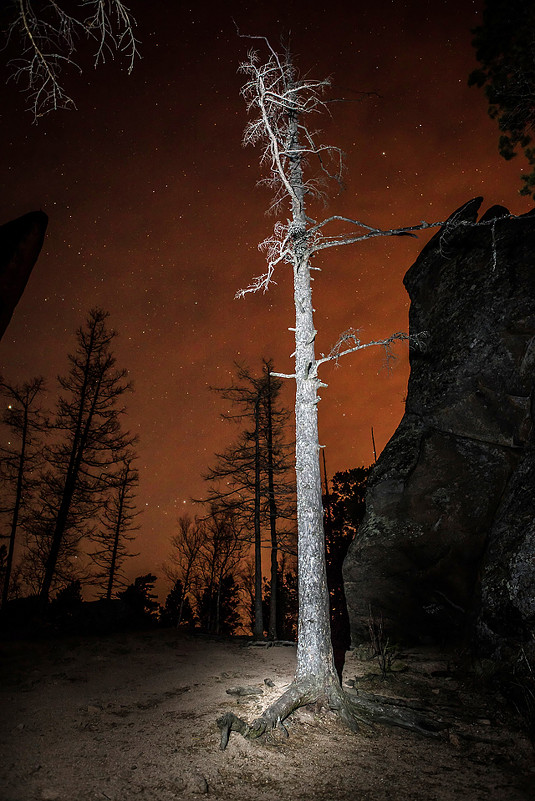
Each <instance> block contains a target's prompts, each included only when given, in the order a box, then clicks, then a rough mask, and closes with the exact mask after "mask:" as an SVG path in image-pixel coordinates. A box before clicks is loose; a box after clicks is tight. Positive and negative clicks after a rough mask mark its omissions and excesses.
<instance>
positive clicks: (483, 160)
mask: <svg viewBox="0 0 535 801" xmlns="http://www.w3.org/2000/svg"><path fill="white" fill-rule="evenodd" d="M130 5H131V7H132V10H133V12H134V15H135V16H136V18H137V21H138V38H139V39H140V41H141V44H140V50H141V53H142V56H143V58H142V60H140V61H138V63H137V65H136V68H135V70H134V73H133V74H132V75H131V76H127V74H126V72H125V71H124V70H123V69H121V65H119V63H117V62H116V63H113V62H110V63H107V64H106V65H105V66H104V67H100V68H99V69H97V70H96V71H94V70H93V69H92V67H91V66H88V67H87V69H85V70H84V73H83V74H82V76H81V77H77V76H72V77H71V80H70V81H69V88H70V89H71V91H72V92H73V93H74V96H75V98H76V101H77V106H78V110H77V111H73V112H58V113H57V114H55V115H49V116H48V117H46V118H44V119H42V120H41V121H40V122H39V124H38V125H33V124H32V120H31V114H30V113H29V112H26V111H25V110H24V99H23V97H22V95H20V94H19V93H18V92H17V89H16V86H15V85H14V84H13V83H12V82H10V83H9V84H8V85H7V87H6V88H5V89H4V92H3V102H2V106H1V108H0V142H1V144H0V149H1V153H2V157H1V163H0V170H1V182H0V186H1V192H0V222H7V221H8V220H10V219H13V218H15V217H17V216H19V215H22V214H24V213H26V212H28V211H33V210H37V209H40V208H41V209H43V210H44V211H45V212H46V213H47V214H48V215H49V218H50V220H49V228H48V233H47V237H46V241H45V245H44V248H43V252H42V254H41V257H40V258H39V261H38V263H37V265H36V267H35V269H34V273H33V275H32V277H31V278H30V281H29V284H28V287H27V289H26V292H25V294H24V296H23V298H22V300H21V302H20V304H19V306H18V307H17V309H16V311H15V314H14V317H13V320H12V323H11V324H10V326H9V328H8V331H7V333H6V335H5V337H4V339H3V341H2V343H1V345H0V367H1V370H2V373H3V375H4V378H5V379H6V380H7V381H9V382H12V383H14V382H18V381H24V380H27V379H30V378H31V377H33V376H35V375H39V374H42V375H45V376H46V377H47V378H48V381H49V387H50V389H51V390H53V389H54V386H55V383H54V380H55V376H56V375H57V374H58V373H64V372H66V370H67V358H66V357H67V353H68V352H69V351H70V350H72V349H73V347H74V331H75V329H76V328H77V327H78V326H79V325H80V324H81V323H82V322H83V320H84V319H85V316H86V313H87V311H88V310H89V308H90V307H92V306H95V305H100V306H103V307H104V308H106V309H107V310H109V311H110V313H111V320H110V323H111V325H112V326H113V327H114V328H116V329H117V331H118V332H119V334H120V336H119V338H118V340H117V343H116V347H115V351H116V354H117V357H118V364H119V366H120V367H123V366H124V367H127V368H128V370H129V372H130V376H131V378H132V380H133V381H134V384H135V387H136V390H135V394H134V395H133V396H132V397H131V398H130V399H129V419H128V425H129V427H130V428H131V430H133V431H136V432H138V433H139V436H140V445H139V449H138V450H139V454H140V459H139V470H140V477H141V484H140V491H139V502H140V507H142V508H143V509H144V510H145V511H144V514H143V516H142V518H141V526H142V527H141V530H140V532H139V535H138V539H137V543H136V544H135V548H136V550H137V551H139V552H140V556H139V557H136V559H135V560H134V562H133V564H132V566H131V572H132V573H133V574H134V575H139V574H140V573H145V572H147V571H149V570H151V571H153V572H156V573H158V572H159V566H160V564H161V562H162V561H163V560H164V559H165V557H166V554H167V550H168V538H169V536H170V535H171V534H172V533H173V526H174V522H175V520H176V518H177V515H179V514H181V513H183V512H184V511H186V510H189V511H193V512H194V511H195V508H194V506H193V505H192V504H191V503H190V502H189V498H190V497H192V496H199V495H202V493H203V486H202V479H201V474H202V472H203V471H204V470H205V469H206V468H207V467H208V465H209V464H210V463H211V462H212V460H213V454H214V452H215V451H216V450H218V449H221V448H223V447H224V446H225V445H226V444H228V443H229V442H230V441H231V440H232V438H233V437H234V435H235V430H234V428H233V427H232V425H231V424H229V423H224V422H221V421H220V419H219V413H220V412H221V411H222V407H221V401H220V399H218V398H217V397H215V396H214V394H213V393H211V392H210V390H209V387H210V386H214V385H215V386H224V385H226V384H228V383H229V382H230V380H231V375H232V371H233V362H234V361H235V360H241V361H243V362H245V363H247V364H248V365H249V366H250V367H251V368H253V369H255V368H256V367H257V366H259V365H260V360H261V358H262V357H263V356H265V357H266V358H268V357H271V358H273V360H274V364H275V369H276V370H279V371H281V372H286V371H288V372H291V363H290V358H289V357H290V354H291V353H292V351H293V342H292V334H291V333H290V332H289V331H288V330H287V329H288V327H290V326H292V325H293V308H292V291H291V285H290V278H291V276H290V272H289V269H287V270H286V271H285V270H284V269H281V270H280V271H279V274H278V276H276V280H277V281H278V284H277V286H275V287H272V289H271V290H270V292H269V293H268V294H266V295H260V296H252V295H248V296H247V297H246V298H245V299H242V300H234V293H235V292H236V290H238V289H240V288H242V287H244V286H246V285H247V284H248V283H249V281H250V279H251V278H252V277H253V276H255V275H258V274H259V273H261V272H262V271H263V261H262V259H263V257H262V254H261V253H259V251H258V249H257V244H258V242H260V241H262V240H263V239H264V238H265V237H266V236H267V235H268V234H269V233H270V230H271V228H272V226H273V224H274V222H275V220H274V219H273V218H270V217H266V216H265V214H264V210H265V209H266V208H267V206H268V205H269V201H270V196H269V193H268V192H267V190H265V189H261V188H256V187H255V183H256V181H257V179H258V178H260V177H261V173H260V170H259V167H258V156H259V153H258V152H256V151H254V150H252V149H243V148H242V147H241V135H242V131H243V128H244V126H245V124H246V111H245V105H244V103H243V101H242V99H241V98H240V96H239V90H240V86H241V80H242V79H241V76H240V75H239V74H237V66H238V63H239V61H240V59H242V58H243V57H244V56H245V54H246V52H247V49H248V47H249V43H248V42H247V41H245V40H243V39H239V38H238V37H237V35H236V28H235V24H234V22H233V20H235V21H236V23H237V24H238V25H239V27H240V29H241V30H242V31H243V32H248V33H254V34H260V35H266V36H268V37H269V38H270V39H271V41H272V42H273V43H277V41H278V39H279V35H280V34H281V33H282V34H284V33H286V32H287V31H288V30H291V41H292V49H293V51H294V53H295V54H296V57H297V59H296V60H297V63H298V65H299V66H300V67H301V69H302V71H304V72H309V73H310V75H311V76H312V77H318V78H323V77H325V76H327V75H332V79H333V90H332V96H333V97H342V96H343V97H345V98H351V99H355V102H348V103H345V104H342V103H336V104H333V105H332V106H331V109H332V115H333V116H332V118H331V119H329V118H326V119H324V120H322V121H320V120H318V125H319V126H320V127H322V129H323V131H324V134H323V137H322V139H323V141H324V142H328V143H330V144H335V145H338V146H340V147H341V148H342V149H343V150H344V151H345V153H346V154H347V159H346V163H347V173H346V185H347V188H346V191H345V192H344V193H343V194H340V195H339V196H337V197H336V196H333V197H332V200H331V202H330V204H329V206H328V208H327V209H326V210H325V212H317V213H318V214H320V213H324V214H325V216H328V215H329V214H334V213H337V214H343V215H347V216H350V217H353V218H358V219H361V220H363V221H364V222H368V223H370V224H372V225H377V226H383V227H386V228H391V227H398V226H402V225H410V224H415V223H418V222H419V221H421V220H427V221H435V220H443V219H445V218H446V217H447V216H448V215H449V214H450V213H451V212H452V211H454V210H455V208H457V207H458V206H460V205H461V204H462V203H464V202H465V201H467V200H469V199H470V198H472V197H475V196H476V195H483V196H484V197H485V203H484V207H483V210H485V209H486V208H488V207H489V206H490V205H493V204H494V203H501V204H503V205H506V206H508V207H509V209H510V210H511V211H512V212H514V213H523V212H525V211H527V210H528V209H529V208H531V203H530V202H529V200H526V199H525V198H520V197H519V195H518V188H519V186H520V178H519V173H520V170H521V167H522V165H523V162H522V159H521V157H518V158H517V159H515V160H513V161H512V162H510V163H506V162H504V161H503V160H502V159H501V158H500V157H499V155H498V152H497V140H498V132H497V128H496V125H495V123H494V122H492V121H491V120H490V119H489V118H488V116H487V111H486V101H485V98H484V95H483V93H482V92H481V91H480V90H477V89H469V88H468V87H467V77H468V74H469V72H470V71H471V69H473V68H474V67H475V66H476V62H475V56H474V52H473V50H472V48H471V45H470V42H471V34H470V28H472V27H474V25H476V24H478V21H479V20H480V19H481V13H480V12H481V6H482V2H480V0H477V2H470V0H429V2H425V1H424V0H407V2H397V0H375V2H373V3H369V2H360V1H359V0H354V1H353V2H351V3H347V2H339V0H332V2H330V3H325V4H323V3H317V2H310V3H297V2H293V0H271V1H270V2H269V3H265V4H264V3H257V2H248V1H247V0H242V1H241V2H219V3H215V2H213V1H211V0H210V1H209V2H206V3H194V4H191V5H190V4H186V3H183V2H178V0H151V2H150V3H149V2H143V0H135V2H134V1H133V2H132V3H131V4H130ZM5 74H7V73H5ZM362 90H363V91H368V92H377V93H378V95H379V97H371V98H368V99H363V100H360V101H358V102H357V100H356V99H357V98H358V97H359V96H358V94H356V93H357V92H358V91H362ZM316 211H317V210H316ZM427 238H428V237H427ZM427 238H424V237H420V238H419V239H409V238H405V237H403V238H393V239H391V240H384V241H372V242H368V243H365V244H363V245H360V246H354V247H353V248H350V249H349V248H345V249H341V250H340V251H338V252H335V251H330V253H329V255H327V256H326V258H325V259H324V261H323V262H322V263H321V264H320V265H319V266H321V267H322V272H321V273H317V274H316V280H315V284H314V290H315V306H316V309H317V317H316V327H317V328H318V331H319V335H318V338H317V343H318V351H319V352H320V351H328V350H329V349H330V346H331V345H332V344H333V343H334V342H335V341H336V339H337V337H338V334H339V333H340V332H342V331H343V330H345V329H347V328H349V327H351V326H352V327H354V328H359V329H361V331H362V338H363V339H370V338H376V337H383V336H387V335H388V334H389V333H392V332H393V331H399V330H407V311H408V297H407V295H406V293H405V290H404V288H403V285H402V278H403V275H404V274H405V272H406V270H407V269H408V268H409V266H410V265H411V263H412V262H413V261H414V259H415V258H416V256H417V254H418V252H419V251H420V249H421V248H422V247H423V245H424V244H425V241H427ZM318 264H319V262H318ZM398 353H399V355H400V359H399V361H398V363H397V365H396V367H395V369H394V371H393V372H391V373H389V372H387V371H385V370H384V369H382V354H381V352H379V351H373V350H370V351H367V352H365V353H364V354H362V355H361V354H356V355H354V356H351V357H348V358H346V359H345V361H343V362H342V363H341V364H340V366H339V367H338V368H335V367H333V366H331V365H328V366H326V367H325V368H324V370H323V372H322V374H321V377H322V379H323V380H324V381H326V383H328V384H329V387H328V389H325V390H323V392H322V398H323V399H322V402H321V404H320V407H319V414H320V432H321V440H322V444H324V445H325V446H326V448H327V450H326V457H327V465H328V469H329V472H330V473H331V474H332V473H333V472H335V471H337V470H344V469H348V468H351V467H355V466H358V465H361V464H368V463H370V461H371V460H372V447H371V438H370V427H371V426H372V425H373V427H374V431H375V437H376V443H377V447H378V450H379V451H380V450H381V449H382V448H383V447H384V445H385V443H386V442H387V440H388V439H389V437H390V436H391V434H392V433H393V431H394V430H395V428H396V426H397V424H398V422H399V420H400V418H401V416H402V413H403V400H404V396H405V393H406V383H407V374H408V367H407V358H406V348H404V347H399V348H398ZM292 389H293V387H292V386H291V385H289V386H288V390H287V393H288V394H287V399H288V400H287V402H288V405H291V404H292V397H291V391H292ZM50 400H51V404H52V393H51V398H50Z"/></svg>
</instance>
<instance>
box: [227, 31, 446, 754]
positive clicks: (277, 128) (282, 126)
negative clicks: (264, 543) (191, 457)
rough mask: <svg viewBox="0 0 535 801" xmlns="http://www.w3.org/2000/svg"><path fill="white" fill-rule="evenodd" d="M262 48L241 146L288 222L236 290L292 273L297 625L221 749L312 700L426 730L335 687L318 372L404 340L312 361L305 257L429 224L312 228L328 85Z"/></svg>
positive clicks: (329, 151)
mask: <svg viewBox="0 0 535 801" xmlns="http://www.w3.org/2000/svg"><path fill="white" fill-rule="evenodd" d="M251 38H257V39H260V40H261V41H262V42H263V44H264V45H265V46H266V47H267V49H268V56H267V59H266V60H265V61H263V62H262V61H260V60H259V56H258V54H257V53H256V52H255V51H251V52H250V53H249V58H248V60H247V62H245V63H244V64H242V66H241V70H242V72H243V73H244V74H245V75H246V76H247V82H246V84H245V86H244V87H243V89H242V94H243V96H244V98H245V100H246V102H247V107H248V111H249V112H250V114H251V116H252V118H251V120H250V122H249V124H248V126H247V128H246V130H245V136H244V143H245V144H252V145H256V144H260V145H261V146H262V148H263V152H262V158H261V163H262V165H263V166H264V167H265V168H266V171H267V173H268V174H267V178H266V179H265V180H264V182H263V183H265V184H267V185H268V186H269V187H270V188H271V189H273V190H274V193H275V195H274V201H273V205H272V207H273V208H278V207H280V206H282V205H283V204H288V206H289V208H290V219H289V220H288V221H287V222H286V223H282V222H280V221H279V222H277V223H276V225H275V229H274V233H273V235H272V236H270V237H269V238H268V239H266V240H265V242H264V243H263V244H262V245H261V248H262V249H263V250H264V251H265V252H266V256H267V270H266V272H265V273H264V274H263V275H260V276H258V277H257V278H255V279H254V281H253V282H252V284H251V285H250V286H249V287H247V288H246V289H244V290H241V291H240V292H239V293H238V296H244V295H245V294H247V293H248V292H257V291H259V290H263V291H265V290H267V289H268V287H269V285H270V283H271V282H272V279H273V273H274V270H275V269H276V268H277V267H278V266H279V265H281V264H287V265H289V266H290V268H291V269H292V272H293V280H294V301H295V328H294V329H292V330H294V332H295V351H294V359H295V372H294V373H293V374H291V375H281V374H277V373H275V374H274V375H276V376H278V377H281V378H291V379H294V380H295V383H296V402H295V411H296V437H295V439H296V477H297V518H298V577H299V623H298V645H297V668H296V673H295V677H294V680H293V682H292V684H291V685H290V687H289V688H288V689H287V690H286V692H285V693H284V694H283V695H282V696H281V697H280V698H279V699H278V700H276V701H275V702H274V703H273V704H272V705H271V706H270V707H269V708H268V709H266V710H265V711H264V712H263V714H262V715H261V716H260V717H259V718H257V719H256V720H255V721H254V722H253V723H252V724H248V723H246V722H245V721H244V720H242V719H240V718H238V717H236V716H235V715H233V714H232V713H229V714H226V715H224V716H223V717H222V718H220V719H219V721H218V725H219V727H220V729H221V747H222V748H225V747H226V743H227V741H228V737H229V734H230V731H231V730H234V731H239V732H240V733H241V734H243V735H244V736H246V737H248V738H255V737H258V736H261V735H262V734H263V733H264V732H265V731H267V730H269V729H271V728H273V727H275V726H278V725H280V724H281V722H282V721H283V720H284V719H285V718H286V717H287V716H288V715H289V714H291V712H292V711H293V710H294V709H296V708H297V707H299V706H302V705H304V704H309V703H312V702H316V703H318V704H320V705H325V706H327V707H329V708H331V709H335V710H337V711H338V712H339V713H340V715H341V716H342V718H343V719H344V720H345V721H346V722H347V723H348V725H350V726H351V727H355V726H356V721H357V719H369V718H370V717H374V718H375V719H380V720H383V721H389V722H391V723H395V724H397V725H404V726H407V727H412V728H414V729H416V730H422V731H425V730H426V729H425V724H424V725H423V726H422V725H421V724H420V723H419V721H418V720H417V719H415V718H411V716H410V715H408V714H406V713H405V712H402V711H400V710H396V712H395V713H393V714H391V715H389V714H388V713H385V711H384V709H382V708H379V707H378V708H370V706H369V705H365V704H364V703H363V702H362V700H361V699H358V698H357V699H353V698H351V699H350V698H349V697H348V696H347V695H346V694H345V693H344V692H343V691H342V688H341V686H340V681H339V678H338V675H337V672H336V669H335V665H334V660H333V652H332V646H331V638H330V624H329V599H328V589H327V576H326V565H325V542H324V530H323V508H322V493H321V475H320V464H319V451H320V445H319V439H318V425H317V405H318V401H319V396H318V390H319V389H320V387H324V386H326V385H325V384H324V383H323V382H322V381H321V379H320V377H319V374H318V369H319V367H320V366H321V365H322V364H325V363H327V362H331V361H334V362H338V360H339V359H340V358H342V357H343V356H346V355H348V354H350V353H355V352H356V351H359V350H362V349H364V348H369V347H372V346H380V347H382V348H384V349H385V351H386V354H387V357H388V356H389V355H390V348H391V346H392V344H393V343H394V342H396V341H399V340H406V339H407V338H408V336H407V335H406V334H403V333H397V334H393V335H392V336H389V337H387V338H385V339H383V340H377V341H373V342H368V343H363V342H361V340H360V338H359V335H358V331H355V330H354V329H349V330H348V331H346V332H344V333H343V334H342V335H341V336H340V337H339V339H338V341H337V342H336V344H335V345H334V346H333V348H332V349H331V351H330V352H329V353H328V354H327V355H324V354H321V357H320V358H317V357H316V354H315V338H316V334H317V331H316V329H315V327H314V309H313V306H312V285H311V281H312V277H311V271H312V270H314V269H318V268H317V267H316V266H313V265H312V260H313V259H314V257H316V256H317V255H318V254H319V253H320V252H321V251H323V250H326V249H328V248H332V247H340V246H342V245H349V244H353V243H356V242H360V241H363V240H368V239H371V238H374V237H383V236H406V235H410V236H414V233H413V232H414V231H415V230H421V229H425V228H429V227H431V225H433V224H429V223H425V222H422V223H420V224H418V225H415V226H409V227H403V228H397V229H392V230H382V229H380V228H377V227H374V226H371V225H368V224H366V223H363V222H360V221H358V220H353V219H348V218H345V217H341V216H339V215H333V216H330V217H328V218H327V219H325V220H323V221H322V222H317V221H316V220H313V219H312V218H311V217H310V216H309V215H308V213H307V201H308V200H310V199H311V198H314V197H317V196H318V195H320V194H321V192H322V188H321V181H320V180H319V179H321V178H330V179H335V180H338V181H340V180H341V152H340V150H339V149H338V148H333V147H331V146H328V145H323V144H320V143H319V142H318V141H317V138H316V135H315V134H314V132H313V130H312V128H311V127H310V126H309V125H308V122H307V120H308V118H309V117H310V116H313V115H316V114H317V113H319V112H321V111H322V109H323V108H324V105H325V104H324V101H323V100H322V93H323V92H324V90H325V89H326V88H327V87H328V85H329V82H328V81H327V80H323V81H314V80H311V79H308V78H302V77H300V76H299V75H298V72H297V70H296V68H295V66H294V64H293V62H292V58H291V55H290V53H289V52H288V51H286V52H284V53H283V54H282V55H281V54H279V53H277V52H275V51H274V50H273V49H272V47H271V46H270V44H269V42H268V41H267V40H266V39H265V38H264V37H251ZM314 160H316V161H317V163H318V165H319V168H320V169H319V176H318V175H311V176H310V177H308V176H309V172H308V168H309V167H310V165H311V163H312V162H313V161H314ZM333 222H337V223H345V224H346V225H347V226H348V228H349V230H348V231H347V233H342V234H332V235H331V234H330V233H328V231H329V228H328V226H329V224H330V223H333Z"/></svg>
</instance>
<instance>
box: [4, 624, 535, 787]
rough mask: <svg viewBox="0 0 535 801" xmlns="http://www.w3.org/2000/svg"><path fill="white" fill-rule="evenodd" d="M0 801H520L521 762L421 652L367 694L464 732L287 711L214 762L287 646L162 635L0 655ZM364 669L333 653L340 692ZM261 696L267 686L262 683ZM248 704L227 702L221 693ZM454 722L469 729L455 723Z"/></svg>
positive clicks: (525, 756)
mask: <svg viewBox="0 0 535 801" xmlns="http://www.w3.org/2000/svg"><path fill="white" fill-rule="evenodd" d="M0 655H1V662H2V676H1V679H2V681H1V689H0V729H1V731H0V738H1V740H0V747H1V754H2V759H1V765H0V799H1V801H105V799H111V800H112V801H136V799H138V798H139V799H147V801H171V800H173V801H176V799H181V798H190V797H193V798H194V797H195V796H196V795H201V796H202V795H207V797H210V798H214V799H221V801H238V800H239V801H242V799H243V801H249V799H255V801H273V799H277V801H312V799H317V800H318V801H323V800H325V801H346V800H347V801H350V800H351V801H392V799H395V801H409V799H410V801H454V800H455V801H460V800H461V799H462V801H530V800H532V799H535V767H534V765H535V763H534V761H533V750H532V748H531V745H530V744H529V743H528V741H527V740H526V739H525V738H524V737H523V736H522V735H520V734H519V733H518V732H517V731H516V730H515V727H514V725H512V722H511V719H510V718H509V715H507V713H505V712H504V711H502V710H501V709H499V708H497V707H496V706H495V705H494V704H490V705H489V703H488V702H485V701H484V700H483V699H482V698H479V697H478V696H477V694H476V693H475V691H474V690H472V691H468V690H466V689H463V687H462V686H461V685H460V684H459V683H458V681H457V680H456V678H455V677H454V676H451V675H449V674H448V671H447V670H446V667H447V666H446V662H445V661H444V660H442V661H441V660H440V659H438V658H437V656H436V654H434V653H433V652H431V651H429V652H423V651H419V652H416V651H413V652H410V653H409V654H407V658H406V662H407V664H408V670H407V671H405V672H404V673H400V674H398V675H396V676H395V677H393V678H391V679H390V680H388V681H387V682H382V681H379V679H374V678H373V677H369V678H368V679H365V680H362V679H360V680H359V681H358V686H359V687H363V688H364V689H367V690H371V691H372V692H378V693H384V694H392V695H400V696H402V697H405V698H411V697H413V698H419V699H422V698H423V699H424V700H425V702H426V704H429V705H431V706H432V705H434V706H435V709H436V711H437V712H440V710H439V707H441V708H442V709H444V710H446V709H447V710H449V711H448V714H451V710H452V708H454V709H457V710H458V711H459V715H460V717H461V718H464V719H465V721H466V720H469V721H470V722H464V723H459V725H458V726H457V727H456V728H455V729H452V730H450V731H449V732H448V733H446V734H444V735H443V736H442V737H441V738H440V739H439V740H427V739H423V738H420V737H418V736H416V735H413V734H411V733H406V732H402V731H400V730H394V729H386V728H380V729H375V730H373V731H370V730H367V729H366V730H364V729H363V730H362V731H361V732H360V733H357V734H352V733H350V732H349V731H346V730H345V729H344V728H343V727H342V726H341V724H340V723H339V722H338V720H337V719H336V718H335V717H334V716H333V715H331V714H329V713H321V714H319V715H318V714H316V713H315V712H314V711H313V710H309V709H302V710H299V711H298V712H297V713H295V714H294V715H293V716H292V718H291V719H290V721H289V724H288V729H289V731H290V737H289V738H288V739H286V740H281V739H280V738H279V735H277V736H275V737H273V739H272V741H271V742H262V743H250V742H246V741H245V740H243V739H242V738H240V737H239V736H237V735H233V736H232V737H231V740H230V743H229V746H228V748H227V750H226V751H225V752H221V751H220V750H219V747H218V745H219V731H218V729H217V727H216V725H215V720H216V718H217V717H218V716H219V715H220V714H221V713H222V712H224V711H227V710H233V711H237V712H238V714H240V716H243V717H247V718H251V719H252V718H253V717H255V715H256V714H258V712H259V711H260V710H261V708H262V707H263V706H265V705H266V704H267V703H268V702H269V701H270V700H272V699H273V698H275V697H276V696H277V695H278V694H279V693H280V691H281V690H282V689H283V688H284V687H285V686H286V685H287V684H288V683H289V682H290V681H291V679H292V675H293V670H294V662H295V649H294V648H293V647H272V648H259V647H243V646H242V645H240V644H239V643H237V642H217V641H210V640H203V639H198V638H193V637H185V636H182V635H180V634H177V633H176V632H174V631H171V630H164V631H157V632H150V633H136V634H121V635H114V636H110V637H106V638H85V639H83V640H82V639H79V640H57V641H53V642H47V643H32V644H27V643H2V644H1V646H0ZM372 664H373V663H370V662H361V661H359V660H358V659H357V658H356V657H355V656H354V655H353V654H348V657H347V660H346V665H345V669H344V681H345V682H346V683H347V682H350V683H351V682H352V681H353V680H354V679H355V677H362V676H363V675H365V674H367V673H369V671H370V668H371V667H372ZM265 679H269V680H270V681H271V682H273V684H274V686H273V687H268V686H267V685H266V684H265ZM236 686H240V687H248V688H256V689H257V690H258V691H259V693H261V694H259V695H256V696H255V695H248V696H245V697H243V698H240V697H239V696H238V697H237V696H231V695H229V694H227V692H226V690H227V689H229V688H232V687H236ZM468 710H470V715H467V711H468Z"/></svg>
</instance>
